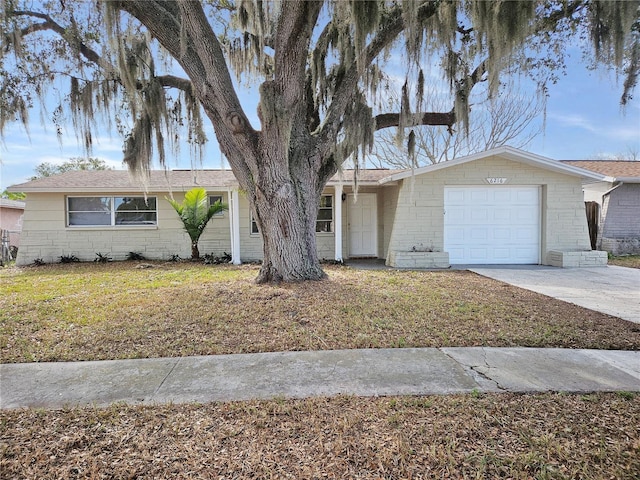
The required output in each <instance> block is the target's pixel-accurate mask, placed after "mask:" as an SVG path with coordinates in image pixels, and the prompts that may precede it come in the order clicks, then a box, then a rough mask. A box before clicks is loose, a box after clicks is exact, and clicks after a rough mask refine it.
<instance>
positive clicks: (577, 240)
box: [387, 157, 591, 264]
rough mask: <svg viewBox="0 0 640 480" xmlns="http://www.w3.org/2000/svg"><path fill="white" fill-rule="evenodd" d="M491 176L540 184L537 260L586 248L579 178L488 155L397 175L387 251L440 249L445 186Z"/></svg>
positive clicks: (479, 181) (513, 182)
mask: <svg viewBox="0 0 640 480" xmlns="http://www.w3.org/2000/svg"><path fill="white" fill-rule="evenodd" d="M490 177H499V178H507V183H506V186H509V185H512V186H514V185H527V186H540V187H541V192H540V195H541V206H540V207H541V217H542V218H541V250H542V251H541V256H540V258H541V263H543V264H545V263H548V262H547V260H546V257H547V252H549V251H551V250H559V251H579V250H590V249H591V248H590V243H589V235H588V228H587V221H586V215H585V209H584V200H583V193H582V185H581V181H580V178H578V177H572V176H569V175H565V174H560V173H555V172H551V171H549V170H546V169H542V168H537V167H533V166H530V165H528V164H524V163H519V162H513V161H510V160H506V159H503V158H500V157H489V158H486V159H481V160H476V161H473V162H468V163H465V164H461V165H455V166H452V167H448V168H443V169H441V170H437V171H434V172H430V173H427V174H422V175H418V176H415V177H413V178H407V179H404V180H402V185H401V188H400V190H399V193H398V199H397V208H396V216H395V219H394V222H393V227H392V232H391V235H390V240H389V247H388V251H408V250H411V248H412V247H413V246H419V245H420V244H422V246H424V247H433V249H434V250H435V251H442V250H443V248H444V215H443V212H444V187H445V186H448V185H451V186H455V185H457V186H462V185H469V186H471V185H487V181H486V179H487V178H490ZM496 188H501V187H500V186H496ZM389 207H391V205H389ZM387 256H388V253H387Z"/></svg>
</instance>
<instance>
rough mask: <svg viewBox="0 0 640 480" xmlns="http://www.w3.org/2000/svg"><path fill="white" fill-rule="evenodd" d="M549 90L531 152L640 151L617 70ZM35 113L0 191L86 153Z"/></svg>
mask: <svg viewBox="0 0 640 480" xmlns="http://www.w3.org/2000/svg"><path fill="white" fill-rule="evenodd" d="M252 90H255V89H252ZM549 91H550V98H549V100H548V103H547V114H546V128H545V130H544V133H543V134H542V135H540V136H538V137H537V138H536V139H534V141H533V142H532V143H531V144H530V146H529V147H528V148H527V150H528V151H531V152H533V153H536V154H539V155H543V156H546V157H550V158H554V159H557V160H583V159H590V158H594V157H596V156H612V155H617V154H624V153H628V152H629V151H633V152H636V154H638V153H640V92H636V97H637V98H636V99H635V100H633V101H632V102H631V104H630V105H628V106H627V107H626V110H625V112H622V111H621V109H620V105H619V99H620V94H621V92H622V86H621V84H620V83H616V79H615V78H614V77H613V75H607V74H605V73H603V72H598V71H595V72H591V71H588V70H587V69H586V68H585V67H584V66H582V65H580V64H577V65H576V64H574V65H572V66H570V67H569V69H568V72H567V76H565V77H563V78H561V79H560V81H559V82H558V84H556V85H552V86H550V90H549ZM242 96H243V94H242V93H241V98H242ZM244 100H245V101H243V103H245V106H246V109H247V113H248V114H253V112H255V92H252V91H246V92H245V93H244ZM250 116H251V117H253V116H254V115H250ZM32 118H33V120H32V122H31V125H30V138H29V137H28V136H27V135H26V134H25V133H24V132H23V130H22V129H21V127H19V126H18V125H17V124H16V125H11V126H9V127H8V128H7V131H6V133H5V138H4V141H3V142H0V161H1V163H0V191H2V190H4V189H5V188H7V187H8V186H10V185H13V184H17V183H21V182H25V181H27V180H28V179H29V177H30V176H32V175H33V174H34V168H35V167H36V165H38V164H40V163H42V162H51V163H54V164H58V163H63V162H65V161H66V160H68V159H69V158H71V157H78V156H83V152H82V148H81V147H80V146H79V145H78V143H77V142H76V139H75V137H74V136H73V135H72V134H69V135H68V136H67V137H66V138H65V139H64V140H63V143H62V145H60V144H59V143H58V139H57V136H56V132H55V129H54V128H53V127H52V126H49V127H48V128H45V127H43V126H42V125H41V124H40V122H39V118H38V115H37V114H34V115H32ZM251 120H252V121H256V120H255V119H254V118H251ZM206 122H207V136H208V137H209V138H210V139H214V135H213V130H212V128H211V125H210V124H209V123H208V120H206ZM255 126H256V127H258V124H257V123H256V124H255ZM93 156H94V157H98V158H101V159H104V160H105V161H106V162H107V163H108V164H109V165H111V166H112V167H114V168H122V164H121V160H122V140H121V139H120V138H119V137H117V135H115V134H114V136H112V137H110V136H107V135H105V136H102V137H98V138H97V139H96V143H95V146H94V151H93ZM224 166H225V164H224V161H223V159H222V157H221V154H220V151H219V149H218V148H217V144H216V143H215V141H211V142H210V144H209V145H208V146H207V148H206V153H205V159H204V162H203V164H202V167H203V168H222V167H224ZM167 167H168V168H170V169H173V168H190V167H191V160H190V158H189V149H188V147H184V148H183V149H182V152H181V156H180V157H179V158H171V159H169V160H168V164H167Z"/></svg>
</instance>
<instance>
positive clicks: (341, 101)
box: [321, 2, 437, 148]
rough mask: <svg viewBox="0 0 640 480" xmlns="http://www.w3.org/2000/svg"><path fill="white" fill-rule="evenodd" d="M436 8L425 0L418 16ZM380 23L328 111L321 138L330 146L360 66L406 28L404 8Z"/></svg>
mask: <svg viewBox="0 0 640 480" xmlns="http://www.w3.org/2000/svg"><path fill="white" fill-rule="evenodd" d="M436 11H437V5H435V4H434V3H433V2H425V3H423V4H422V5H421V6H420V8H419V10H418V16H419V19H420V20H424V19H426V18H429V17H431V16H433V15H435V14H436ZM380 23H381V27H380V29H379V30H378V33H377V34H376V35H375V37H374V38H373V40H371V42H370V43H369V44H368V45H367V47H366V48H365V49H364V51H363V52H362V53H361V54H360V56H361V58H360V60H359V61H354V62H353V63H352V64H351V65H350V66H347V70H346V72H345V75H344V76H343V78H342V81H341V82H340V84H339V85H338V87H337V88H336V91H335V93H334V97H333V102H332V103H331V106H330V107H329V110H328V112H327V116H326V118H325V121H324V125H323V127H322V133H321V137H322V138H323V141H324V143H325V145H327V148H328V146H329V145H330V141H331V139H332V138H335V137H336V135H337V133H338V130H339V128H340V118H341V117H342V115H344V112H345V110H346V108H347V105H348V104H349V103H350V102H351V101H352V100H353V95H354V93H355V91H356V90H357V85H358V81H359V79H360V74H359V72H358V69H359V68H360V69H361V71H362V70H363V69H364V68H365V67H367V66H369V65H371V63H372V62H373V61H374V60H375V58H376V57H377V56H378V55H379V54H380V52H382V51H383V50H384V48H386V47H387V46H388V45H390V44H391V43H392V42H393V41H394V40H395V39H396V38H397V37H398V35H399V34H400V33H401V32H402V31H403V30H404V28H405V23H404V19H403V17H402V7H400V6H397V7H396V8H394V9H393V10H392V11H391V12H389V14H388V15H387V16H386V18H383V19H382V20H381V22H380Z"/></svg>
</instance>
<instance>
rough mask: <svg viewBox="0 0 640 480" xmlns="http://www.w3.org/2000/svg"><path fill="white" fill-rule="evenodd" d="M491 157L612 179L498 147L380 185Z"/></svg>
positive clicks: (597, 179)
mask: <svg viewBox="0 0 640 480" xmlns="http://www.w3.org/2000/svg"><path fill="white" fill-rule="evenodd" d="M490 157H501V158H505V159H507V160H511V161H514V162H519V163H524V164H527V165H531V166H534V167H538V168H542V169H545V170H549V171H552V172H556V173H562V174H565V175H571V176H574V177H580V178H581V179H582V180H583V182H584V181H595V182H602V181H611V177H607V176H606V175H602V174H600V173H596V172H592V171H590V170H585V169H583V168H578V167H574V166H572V165H565V164H563V163H562V162H559V161H557V160H553V159H551V158H547V157H543V156H541V155H536V154H534V153H529V152H525V151H523V150H519V149H517V148H513V147H507V146H504V147H498V148H494V149H491V150H487V151H484V152H481V153H475V154H473V155H467V156H466V157H460V158H457V159H455V160H449V161H446V162H442V163H436V164H433V165H428V166H426V167H422V168H416V169H415V170H413V171H411V170H408V171H405V172H400V173H397V174H395V175H390V176H388V177H386V178H383V179H382V180H380V184H385V183H387V182H393V181H398V180H403V179H405V178H409V177H411V176H413V175H422V174H425V173H432V172H437V171H438V170H442V169H445V168H451V167H455V166H457V165H464V164H465V163H469V162H474V161H476V160H482V159H485V158H490Z"/></svg>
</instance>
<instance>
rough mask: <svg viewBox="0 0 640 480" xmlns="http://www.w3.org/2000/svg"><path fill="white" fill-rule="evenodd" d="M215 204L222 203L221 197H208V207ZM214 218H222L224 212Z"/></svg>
mask: <svg viewBox="0 0 640 480" xmlns="http://www.w3.org/2000/svg"><path fill="white" fill-rule="evenodd" d="M216 202H220V203H222V195H209V206H211V205H213V204H214V203H216ZM214 217H224V210H222V211H220V212H218V213H216V214H215V215H214Z"/></svg>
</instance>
